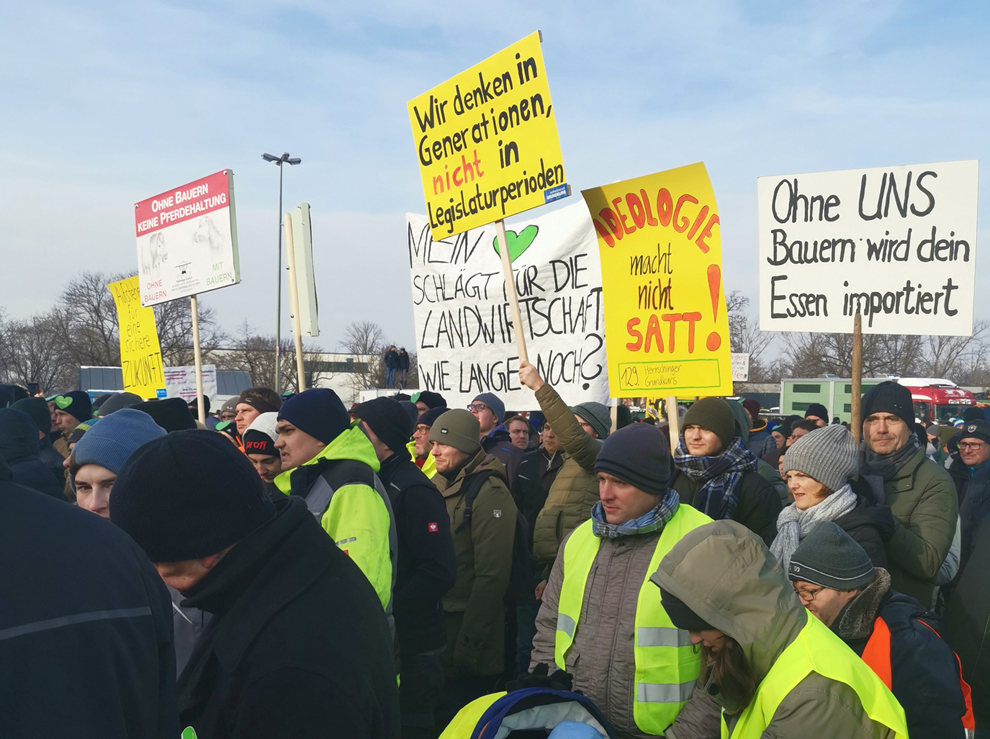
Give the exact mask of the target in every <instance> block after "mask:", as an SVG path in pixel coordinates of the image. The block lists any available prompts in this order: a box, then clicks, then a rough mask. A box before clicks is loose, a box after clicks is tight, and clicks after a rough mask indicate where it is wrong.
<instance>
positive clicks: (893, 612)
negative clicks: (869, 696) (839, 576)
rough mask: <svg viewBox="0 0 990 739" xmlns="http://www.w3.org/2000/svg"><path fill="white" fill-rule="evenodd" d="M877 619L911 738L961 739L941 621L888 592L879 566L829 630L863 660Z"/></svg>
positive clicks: (960, 704)
mask: <svg viewBox="0 0 990 739" xmlns="http://www.w3.org/2000/svg"><path fill="white" fill-rule="evenodd" d="M877 618H880V619H883V621H884V623H885V624H886V625H887V628H888V629H889V630H890V677H891V683H890V690H891V692H892V693H893V694H894V697H895V698H897V700H898V701H899V702H900V704H901V705H902V706H903V707H904V716H905V718H906V719H907V725H908V733H909V735H910V737H911V739H964V734H965V732H964V731H963V724H962V718H963V715H964V714H965V713H966V703H965V701H964V699H963V694H962V689H961V688H960V685H959V666H958V663H957V662H956V656H955V655H954V654H953V653H952V649H951V648H950V647H949V645H948V644H947V643H946V642H945V641H943V640H942V639H941V638H940V636H939V635H944V634H945V633H946V628H945V625H944V624H943V623H942V621H941V619H940V618H938V616H936V615H935V614H934V613H931V612H930V611H928V610H927V609H926V608H925V607H924V606H922V605H921V603H919V602H918V601H916V600H915V599H914V598H910V597H908V596H906V595H902V594H901V593H897V592H894V591H893V590H891V589H890V575H889V574H887V571H886V570H884V569H883V568H878V569H877V572H876V575H874V577H873V582H871V583H870V584H869V585H867V586H866V587H865V588H864V589H863V591H862V592H861V593H859V594H858V595H857V596H856V597H855V598H853V599H852V600H851V601H849V602H848V603H847V604H846V606H845V607H844V608H843V609H842V611H840V612H839V615H838V616H836V618H835V621H834V622H833V623H832V631H833V632H835V633H836V634H837V635H838V636H839V638H840V639H842V641H844V642H845V643H846V644H847V645H848V646H849V647H850V648H851V649H852V650H853V651H854V652H856V654H858V655H860V656H861V657H862V656H863V651H864V649H865V648H866V645H867V643H868V642H869V641H870V638H871V637H872V636H873V632H874V628H875V625H876V620H877ZM922 621H924V622H927V623H928V624H929V625H930V626H926V625H925V623H922ZM933 628H934V630H933ZM872 666H873V665H871V667H872Z"/></svg>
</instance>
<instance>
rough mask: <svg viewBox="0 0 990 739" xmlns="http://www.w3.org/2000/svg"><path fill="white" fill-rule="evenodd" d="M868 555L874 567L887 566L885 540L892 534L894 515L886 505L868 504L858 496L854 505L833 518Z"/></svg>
mask: <svg viewBox="0 0 990 739" xmlns="http://www.w3.org/2000/svg"><path fill="white" fill-rule="evenodd" d="M834 523H836V524H837V525H838V526H839V527H840V528H841V529H842V530H843V531H845V532H846V533H847V534H849V536H850V537H852V539H853V540H854V541H855V542H856V543H857V544H859V545H860V546H861V547H863V549H864V550H865V551H866V553H867V554H868V555H869V557H870V561H871V562H873V566H874V567H883V568H885V569H886V567H887V542H888V541H889V540H890V537H892V536H893V535H894V516H893V514H892V513H891V512H890V509H889V508H887V507H886V506H875V505H870V503H869V502H868V501H867V500H866V498H864V497H862V496H859V500H857V502H856V507H855V508H853V509H852V510H851V511H849V513H847V514H845V515H844V516H839V517H838V518H837V519H835V521H834Z"/></svg>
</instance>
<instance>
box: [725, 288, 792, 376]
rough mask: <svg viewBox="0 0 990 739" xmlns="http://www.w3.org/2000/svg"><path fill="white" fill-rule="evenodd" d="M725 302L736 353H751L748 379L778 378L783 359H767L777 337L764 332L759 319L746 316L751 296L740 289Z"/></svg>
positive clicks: (730, 339)
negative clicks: (767, 354)
mask: <svg viewBox="0 0 990 739" xmlns="http://www.w3.org/2000/svg"><path fill="white" fill-rule="evenodd" d="M725 303H726V315H727V316H728V319H729V345H730V347H731V349H732V351H733V352H737V353H741V354H749V381H750V382H777V381H779V380H780V362H777V361H767V360H766V358H765V354H766V352H767V351H768V350H769V349H770V347H771V346H772V345H773V343H774V339H775V338H776V337H775V336H774V334H773V333H771V332H769V331H761V330H760V323H759V319H754V320H750V318H749V316H748V315H747V311H748V308H749V298H748V297H746V296H745V295H743V294H742V292H740V291H739V290H733V291H732V292H731V293H729V294H728V295H726V297H725Z"/></svg>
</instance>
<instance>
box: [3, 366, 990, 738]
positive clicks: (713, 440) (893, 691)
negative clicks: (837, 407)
mask: <svg viewBox="0 0 990 739" xmlns="http://www.w3.org/2000/svg"><path fill="white" fill-rule="evenodd" d="M389 353H390V354H392V353H395V355H396V356H395V357H394V359H393V361H392V364H391V365H390V364H389V360H388V357H386V367H388V368H389V369H388V370H387V371H388V372H389V375H388V377H387V378H386V382H387V384H388V385H389V386H390V387H396V388H401V387H403V386H404V381H405V376H404V373H405V370H407V369H408V357H407V358H406V360H405V361H406V364H405V366H403V365H402V362H401V353H399V352H395V350H394V347H393V348H392V349H390V352H389ZM403 353H404V352H403ZM519 378H520V381H521V382H522V383H523V384H524V385H525V386H526V387H528V388H529V389H531V390H532V391H533V392H534V394H535V398H536V402H537V404H538V405H539V408H532V409H523V410H522V411H521V412H508V411H507V410H506V408H505V403H504V402H503V400H502V399H501V398H499V397H498V396H497V395H495V394H492V393H482V394H479V395H478V396H477V397H475V398H474V400H473V401H472V402H471V403H470V405H469V406H468V408H448V407H447V402H446V400H445V399H444V398H443V397H442V396H441V395H439V394H438V393H435V392H430V391H422V392H419V393H416V394H413V395H409V396H407V395H404V394H402V393H397V394H396V395H395V396H393V397H379V398H376V399H374V400H370V401H367V402H363V403H359V404H356V405H354V406H352V407H351V408H349V409H348V408H346V407H345V405H344V404H343V403H342V402H341V400H340V398H339V397H338V396H337V395H336V394H335V393H334V392H333V391H332V390H328V389H310V390H306V391H304V392H301V393H298V394H295V395H287V396H284V397H283V396H281V395H279V394H277V393H275V392H274V391H272V390H271V389H268V388H262V387H256V388H251V389H248V390H245V391H244V392H242V393H241V394H240V396H239V397H237V398H234V399H233V400H231V401H230V402H228V403H225V404H224V405H223V406H222V407H221V408H219V409H217V410H216V412H215V413H213V414H211V413H210V408H209V407H208V405H207V407H206V408H205V409H204V410H205V411H206V413H207V414H208V418H207V423H206V424H205V427H204V425H203V424H200V423H198V422H197V421H196V414H197V411H198V408H196V407H195V402H194V403H193V404H192V405H191V406H189V405H187V404H186V403H185V402H184V401H183V400H181V399H178V398H173V399H166V400H152V401H145V400H143V399H142V398H140V397H138V396H136V395H132V394H130V393H120V394H114V395H110V396H105V397H101V398H97V399H96V400H95V401H91V399H90V397H89V395H88V394H87V393H85V392H82V391H73V392H69V393H66V394H64V395H58V396H52V397H49V398H47V399H46V398H43V397H28V394H27V392H26V391H24V390H22V389H21V388H17V387H15V386H0V506H2V507H3V511H2V513H0V551H2V553H3V555H4V556H3V558H4V561H6V562H7V563H8V567H7V569H6V572H7V576H6V577H5V585H6V587H5V588H4V591H5V592H4V604H5V605H4V607H3V608H2V609H0V696H2V697H3V698H2V701H3V707H4V710H3V711H0V728H2V731H0V733H2V734H3V735H4V736H11V737H14V736H24V737H28V736H65V735H68V734H72V735H78V736H101V737H163V738H164V737H168V738H169V739H176V738H177V737H180V736H182V737H184V738H186V739H188V737H193V736H195V737H200V738H201V739H214V738H217V739H221V738H226V737H231V738H234V737H237V738H241V737H259V738H260V737H265V738H266V739H269V738H270V737H280V736H299V737H309V736H313V737H316V736H333V737H347V738H348V739H350V738H355V739H358V738H360V737H368V738H375V739H378V738H383V739H384V738H388V739H399V738H400V737H401V739H436V737H438V736H442V737H444V739H453V738H454V737H461V736H463V737H464V738H465V739H468V737H471V736H472V735H476V734H474V729H475V727H476V726H478V725H479V724H482V725H483V724H485V723H486V722H491V721H493V716H494V715H495V713H496V712H493V710H492V707H493V706H494V705H495V704H496V703H497V702H498V701H499V700H500V699H502V696H504V695H505V693H506V691H508V692H509V695H512V694H515V692H516V691H519V690H523V691H529V692H527V693H525V694H519V695H525V696H526V700H523V701H521V702H520V703H519V704H518V705H522V706H524V707H525V709H526V710H525V711H522V713H519V714H518V716H519V717H521V716H522V715H523V714H526V715H527V716H528V717H529V718H530V719H532V718H533V716H535V717H536V718H535V719H533V720H535V721H536V722H537V723H536V724H533V725H531V724H525V725H524V724H523V721H522V719H521V718H519V720H518V721H517V722H516V723H515V724H513V723H512V722H508V723H506V724H503V727H507V728H505V729H504V733H499V734H498V735H499V736H512V735H513V726H515V728H516V729H517V730H516V731H515V732H514V733H515V734H516V735H518V736H520V737H523V736H525V737H535V736H544V737H545V736H548V735H549V736H551V737H553V738H554V739H566V738H568V737H571V738H574V739H582V738H584V737H615V738H616V739H640V738H642V737H653V736H664V737H668V739H715V738H716V737H732V738H733V739H736V738H740V739H749V738H750V737H753V738H754V739H757V738H759V737H777V738H779V739H785V738H786V739H789V738H791V737H793V738H795V739H796V738H797V737H808V736H813V735H816V734H817V735H823V736H834V737H856V738H860V737H862V738H863V739H867V738H876V739H888V738H890V739H893V738H894V737H908V736H910V737H912V738H914V739H919V738H921V739H936V738H938V739H944V738H949V739H952V738H955V737H958V738H959V739H962V738H963V737H972V736H976V737H990V666H988V661H990V656H987V655H984V654H983V652H984V648H983V647H984V642H985V640H986V638H987V635H988V626H990V588H988V587H987V586H986V581H985V580H984V577H985V573H986V571H987V569H988V567H990V525H988V526H984V525H983V522H984V518H986V517H987V514H988V513H990V421H987V420H985V418H984V417H983V411H982V409H980V408H976V407H974V408H972V409H971V410H970V411H969V412H967V414H966V416H965V417H964V418H963V419H960V421H959V423H958V424H953V425H952V426H947V427H939V426H929V427H927V428H926V427H924V426H922V425H920V424H919V422H918V420H917V419H916V418H915V416H914V409H913V405H912V400H911V394H910V392H909V391H908V390H907V389H906V388H904V387H902V386H901V385H899V384H897V383H896V382H884V383H882V384H880V385H877V386H875V387H873V388H871V389H870V390H869V391H868V392H867V393H866V394H865V395H864V396H863V398H862V403H861V406H862V425H861V427H860V428H858V429H850V428H849V427H848V424H841V423H839V422H838V419H833V422H831V423H830V422H829V414H828V411H827V409H825V408H824V407H822V406H820V405H817V404H812V405H811V406H810V407H809V408H808V409H807V412H806V414H805V416H804V417H796V416H795V417H789V418H786V419H784V420H783V422H782V423H774V422H770V421H767V420H766V419H764V418H762V417H761V416H762V412H761V408H760V404H759V403H758V402H757V401H755V400H745V401H744V402H742V403H739V402H736V401H735V400H731V399H725V398H714V397H711V398H702V399H700V400H697V401H695V402H694V403H692V404H691V405H690V407H688V408H687V409H686V412H683V414H682V415H679V416H678V418H677V419H676V423H675V424H673V425H672V424H668V423H662V422H660V421H659V420H658V419H655V418H647V419H644V420H643V421H642V422H640V421H639V420H638V419H637V422H633V420H632V419H631V417H630V414H629V412H628V408H626V407H625V406H622V405H620V406H619V407H618V408H617V409H610V408H608V407H606V406H605V405H603V404H601V403H595V402H585V403H580V404H578V405H575V406H573V407H568V405H567V404H566V403H565V402H564V401H563V400H562V398H561V397H560V395H559V394H558V393H557V392H556V390H555V389H554V388H553V387H551V386H550V385H549V384H547V383H546V382H544V380H543V379H542V378H541V377H540V375H539V373H538V372H537V370H536V368H535V367H534V366H533V365H531V364H529V363H527V362H525V361H524V362H521V364H520V368H519ZM206 402H207V404H208V400H207V401H206ZM673 412H674V411H673V409H671V413H673ZM671 420H672V421H673V420H674V419H671ZM672 430H676V433H677V436H676V437H675V438H674V439H673V442H674V443H673V444H671V441H670V436H671V434H672ZM858 438H859V439H861V441H858ZM92 514H95V515H92ZM986 651H988V652H990V649H988V650H986ZM573 693H579V694H580V695H581V696H583V697H582V698H581V699H580V700H581V701H583V702H585V703H586V704H587V706H588V707H589V708H588V709H587V710H582V711H571V710H563V709H561V710H557V711H549V710H547V711H543V712H540V711H536V710H535V709H536V708H539V707H540V706H549V705H552V704H553V703H554V701H555V700H560V696H562V695H568V694H573ZM513 710H516V709H513ZM520 710H521V709H520ZM534 711H535V713H534ZM499 715H501V714H499ZM492 735H493V736H494V734H492Z"/></svg>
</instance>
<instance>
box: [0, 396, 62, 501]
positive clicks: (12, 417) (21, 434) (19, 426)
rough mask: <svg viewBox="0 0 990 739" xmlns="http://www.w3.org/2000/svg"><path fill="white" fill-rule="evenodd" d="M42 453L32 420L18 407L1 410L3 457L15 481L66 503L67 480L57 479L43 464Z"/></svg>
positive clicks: (0, 423)
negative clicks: (65, 488)
mask: <svg viewBox="0 0 990 739" xmlns="http://www.w3.org/2000/svg"><path fill="white" fill-rule="evenodd" d="M39 450H40V442H39V441H38V427H37V426H35V425H34V421H32V420H31V417H30V416H29V415H28V414H27V413H25V412H24V411H19V410H17V409H15V408H0V458H3V459H4V460H5V461H6V462H7V465H8V466H9V467H10V470H11V472H12V473H13V481H14V482H15V483H17V484H18V485H24V486H25V487H29V488H31V489H32V490H37V491H38V492H39V493H44V494H45V495H50V496H51V497H53V498H58V499H59V500H65V494H64V493H63V490H64V485H65V478H64V477H63V478H61V479H56V477H55V476H54V475H53V474H52V472H51V470H49V469H48V467H47V466H46V465H45V463H44V462H42V461H41V457H40V456H39ZM56 454H57V452H56Z"/></svg>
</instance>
